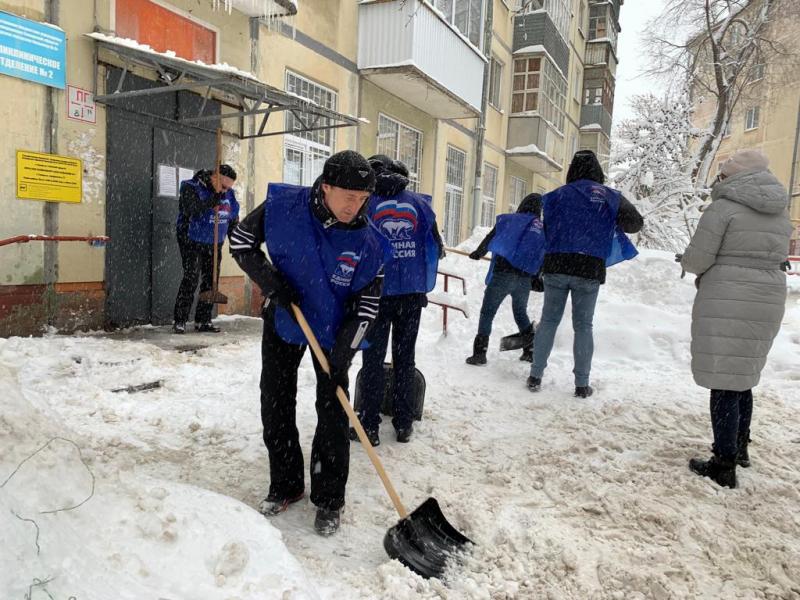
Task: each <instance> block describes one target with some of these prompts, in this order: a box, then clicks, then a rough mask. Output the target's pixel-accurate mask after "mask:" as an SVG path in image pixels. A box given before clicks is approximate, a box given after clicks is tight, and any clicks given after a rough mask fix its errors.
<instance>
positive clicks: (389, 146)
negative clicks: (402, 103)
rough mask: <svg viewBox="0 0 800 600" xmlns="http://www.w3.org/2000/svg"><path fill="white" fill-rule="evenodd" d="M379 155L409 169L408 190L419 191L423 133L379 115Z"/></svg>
mask: <svg viewBox="0 0 800 600" xmlns="http://www.w3.org/2000/svg"><path fill="white" fill-rule="evenodd" d="M378 154H385V155H386V156H388V157H389V158H393V159H395V160H399V161H400V162H402V163H403V164H404V165H405V166H406V168H407V169H408V180H409V183H408V189H409V190H410V191H412V192H418V191H419V185H420V172H421V169H422V132H421V131H418V130H416V129H414V128H413V127H409V126H408V125H406V124H404V123H401V122H400V121H397V120H396V119H393V118H391V117H387V116H386V115H384V114H382V113H381V114H379V115H378Z"/></svg>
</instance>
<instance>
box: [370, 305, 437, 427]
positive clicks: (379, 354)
mask: <svg viewBox="0 0 800 600" xmlns="http://www.w3.org/2000/svg"><path fill="white" fill-rule="evenodd" d="M424 304H427V299H426V298H425V295H424V294H403V295H400V296H384V297H382V298H381V303H380V309H379V311H378V317H377V318H376V319H375V323H374V324H373V325H372V330H371V331H370V334H369V338H368V339H369V344H370V346H369V348H367V349H366V350H364V354H363V356H364V367H363V373H362V377H361V381H362V382H363V383H364V387H363V391H364V402H363V404H362V406H361V411H359V412H360V413H361V414H359V415H358V417H359V419H360V420H361V424H362V425H363V426H364V428H365V429H372V430H375V429H378V426H379V425H380V423H381V416H380V408H381V402H382V401H383V386H384V372H383V361H384V359H385V358H386V350H387V348H388V346H389V331H390V330H391V334H392V370H393V371H394V397H393V398H392V406H393V407H394V415H395V416H394V419H393V420H392V423H393V424H394V427H395V429H406V428H408V427H409V426H411V424H412V423H413V422H414V406H413V403H412V400H413V396H414V369H415V367H416V363H415V354H416V345H417V334H418V333H419V321H420V315H421V314H422V307H423V305H424Z"/></svg>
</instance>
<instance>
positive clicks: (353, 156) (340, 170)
mask: <svg viewBox="0 0 800 600" xmlns="http://www.w3.org/2000/svg"><path fill="white" fill-rule="evenodd" d="M322 183H327V184H328V185H332V186H334V187H339V188H343V189H346V190H357V191H365V192H372V191H373V190H374V189H375V173H374V172H373V170H372V167H370V166H369V163H368V162H367V159H366V158H364V157H363V156H361V155H360V154H359V153H358V152H354V151H353V150H344V151H342V152H337V153H336V154H334V155H333V156H331V157H330V158H328V160H326V161H325V165H324V166H323V167H322Z"/></svg>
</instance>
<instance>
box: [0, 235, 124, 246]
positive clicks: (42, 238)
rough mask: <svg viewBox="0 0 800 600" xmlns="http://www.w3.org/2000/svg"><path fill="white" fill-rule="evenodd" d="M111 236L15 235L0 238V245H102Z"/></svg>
mask: <svg viewBox="0 0 800 600" xmlns="http://www.w3.org/2000/svg"><path fill="white" fill-rule="evenodd" d="M110 239H111V238H110V237H108V236H105V235H90V236H86V235H18V236H16V237H12V238H8V239H5V240H0V246H8V245H9V244H26V243H28V242H87V243H89V244H92V243H99V244H100V245H104V244H105V243H106V242H108V241H109V240H110Z"/></svg>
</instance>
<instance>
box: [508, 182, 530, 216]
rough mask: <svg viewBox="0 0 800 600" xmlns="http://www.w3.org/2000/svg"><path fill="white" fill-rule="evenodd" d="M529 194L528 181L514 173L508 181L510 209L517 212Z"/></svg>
mask: <svg viewBox="0 0 800 600" xmlns="http://www.w3.org/2000/svg"><path fill="white" fill-rule="evenodd" d="M527 194H528V182H527V181H525V180H524V179H522V178H520V177H514V176H513V175H512V176H511V178H510V179H509V181H508V210H509V211H512V212H516V210H517V208H518V207H519V205H520V204H521V203H522V200H523V199H524V198H525V196H527Z"/></svg>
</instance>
